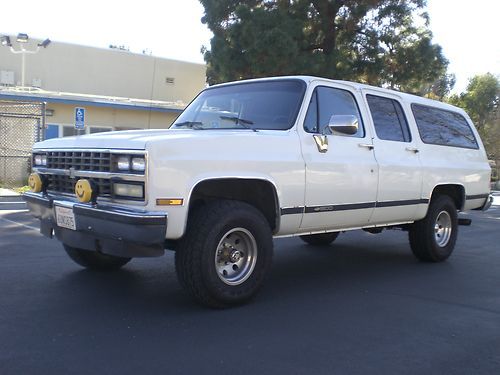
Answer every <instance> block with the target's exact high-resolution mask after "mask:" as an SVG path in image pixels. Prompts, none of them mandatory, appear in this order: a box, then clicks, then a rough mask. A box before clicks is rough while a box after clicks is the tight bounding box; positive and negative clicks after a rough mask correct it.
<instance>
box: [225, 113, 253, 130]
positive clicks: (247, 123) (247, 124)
mask: <svg viewBox="0 0 500 375" xmlns="http://www.w3.org/2000/svg"><path fill="white" fill-rule="evenodd" d="M219 117H220V118H221V119H222V120H229V121H234V123H235V124H237V125H241V126H243V127H244V128H247V129H251V130H253V131H254V132H256V131H257V129H255V128H254V127H253V126H252V125H253V121H250V120H245V119H244V118H239V117H236V116H219Z"/></svg>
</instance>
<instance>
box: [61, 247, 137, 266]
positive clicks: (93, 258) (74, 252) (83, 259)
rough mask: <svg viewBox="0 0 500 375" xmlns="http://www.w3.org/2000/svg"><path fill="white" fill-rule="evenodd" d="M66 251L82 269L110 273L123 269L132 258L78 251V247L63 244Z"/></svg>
mask: <svg viewBox="0 0 500 375" xmlns="http://www.w3.org/2000/svg"><path fill="white" fill-rule="evenodd" d="M63 246H64V250H66V253H67V254H68V255H69V257H70V258H71V259H72V260H73V261H74V262H75V263H77V264H79V265H80V266H82V267H85V268H88V269H92V270H99V271H110V270H116V269H118V268H121V267H123V266H124V265H125V264H127V263H128V262H130V259H131V258H124V257H117V256H114V255H108V254H102V253H99V252H97V251H91V250H84V249H78V248H76V247H72V246H68V245H66V244H63Z"/></svg>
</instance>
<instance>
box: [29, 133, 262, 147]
mask: <svg viewBox="0 0 500 375" xmlns="http://www.w3.org/2000/svg"><path fill="white" fill-rule="evenodd" d="M247 132H250V133H252V131H251V130H245V129H238V130H170V129H154V130H125V131H114V132H105V133H96V134H90V135H80V136H75V137H63V138H53V139H49V140H46V141H43V142H38V143H35V145H34V146H33V148H34V149H78V148H82V149H127V150H145V149H146V146H147V144H148V143H152V142H155V143H156V142H161V141H164V140H165V141H166V140H169V139H179V138H193V137H195V138H200V137H201V138H205V137H207V136H209V137H210V136H213V135H215V133H217V134H218V135H220V134H221V133H224V134H240V135H241V134H246V133H247Z"/></svg>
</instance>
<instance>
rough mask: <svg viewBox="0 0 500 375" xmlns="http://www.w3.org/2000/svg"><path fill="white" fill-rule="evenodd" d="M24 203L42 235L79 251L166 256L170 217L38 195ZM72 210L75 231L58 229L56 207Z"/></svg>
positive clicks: (131, 255)
mask: <svg viewBox="0 0 500 375" xmlns="http://www.w3.org/2000/svg"><path fill="white" fill-rule="evenodd" d="M24 199H25V201H26V203H27V205H28V208H29V210H30V211H31V214H32V215H33V216H35V217H36V218H38V219H40V232H41V233H42V234H43V235H45V236H47V237H50V238H52V237H53V235H54V234H55V236H56V237H57V239H58V240H60V241H61V242H63V243H65V244H67V245H69V246H72V247H76V248H79V249H85V250H93V251H100V252H102V253H105V254H110V255H116V256H121V257H152V256H160V255H163V253H164V244H165V234H166V230H167V214H166V213H162V212H139V211H132V210H124V209H121V208H120V209H118V208H115V207H111V206H103V205H91V204H82V203H75V202H72V201H69V200H62V199H61V200H60V199H58V198H54V197H50V196H47V195H42V194H37V193H26V194H24ZM56 206H61V207H65V208H69V209H71V210H72V212H73V214H74V218H75V227H76V230H72V229H67V228H62V227H60V226H58V225H57V220H56V216H55V207H56Z"/></svg>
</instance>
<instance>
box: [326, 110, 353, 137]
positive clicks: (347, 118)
mask: <svg viewBox="0 0 500 375" xmlns="http://www.w3.org/2000/svg"><path fill="white" fill-rule="evenodd" d="M328 128H329V129H330V130H331V132H332V134H340V135H354V134H356V133H357V132H358V129H359V122H358V118H357V117H356V116H353V115H333V116H332V117H330V122H329V123H328Z"/></svg>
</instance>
